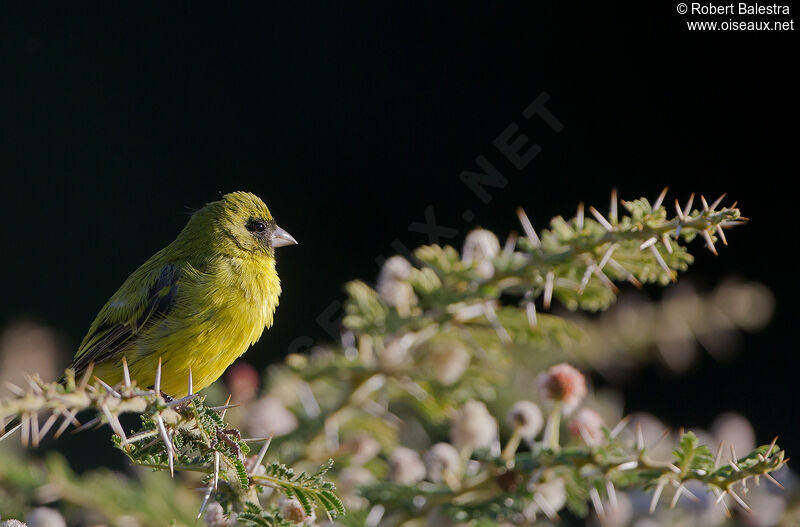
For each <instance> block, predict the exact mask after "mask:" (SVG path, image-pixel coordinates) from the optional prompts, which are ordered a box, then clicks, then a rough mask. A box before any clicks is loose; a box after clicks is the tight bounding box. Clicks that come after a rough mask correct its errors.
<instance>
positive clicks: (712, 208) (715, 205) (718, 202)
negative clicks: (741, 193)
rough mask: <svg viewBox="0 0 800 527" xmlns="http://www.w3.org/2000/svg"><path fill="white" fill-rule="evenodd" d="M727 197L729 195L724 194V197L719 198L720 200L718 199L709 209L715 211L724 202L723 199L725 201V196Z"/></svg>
mask: <svg viewBox="0 0 800 527" xmlns="http://www.w3.org/2000/svg"><path fill="white" fill-rule="evenodd" d="M726 195H727V193H724V194H722V196H720V197H718V198H717V199H716V200H715V201H714V203H712V204H711V206H710V207H709V209H711V210H712V211H713V210H714V209H716V208H717V205H719V204H720V203H721V202H722V200H723V199H725V196H726Z"/></svg>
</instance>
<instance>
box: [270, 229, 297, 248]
mask: <svg viewBox="0 0 800 527" xmlns="http://www.w3.org/2000/svg"><path fill="white" fill-rule="evenodd" d="M287 245H297V240H295V239H294V236H292V235H291V234H289V233H288V232H286V231H285V230H283V229H281V228H280V227H278V226H277V225H276V226H275V230H274V231H272V246H273V247H285V246H287Z"/></svg>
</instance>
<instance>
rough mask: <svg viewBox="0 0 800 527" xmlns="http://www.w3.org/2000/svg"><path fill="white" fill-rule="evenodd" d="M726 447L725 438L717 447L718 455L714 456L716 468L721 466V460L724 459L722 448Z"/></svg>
mask: <svg viewBox="0 0 800 527" xmlns="http://www.w3.org/2000/svg"><path fill="white" fill-rule="evenodd" d="M723 448H725V440H724V439H723V440H722V441H720V442H719V447H717V455H716V457H715V458H714V470H717V469H718V468H719V462H720V460H721V459H722V450H723Z"/></svg>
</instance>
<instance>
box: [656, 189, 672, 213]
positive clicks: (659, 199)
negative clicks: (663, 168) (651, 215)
mask: <svg viewBox="0 0 800 527" xmlns="http://www.w3.org/2000/svg"><path fill="white" fill-rule="evenodd" d="M668 190H669V187H664V190H662V191H661V194H659V195H658V197H657V198H656V200H655V202H653V208H652V210H653V211H655V210H656V209H658V208H659V207H660V206H661V204H662V203H664V198H665V197H666V196H667V191H668Z"/></svg>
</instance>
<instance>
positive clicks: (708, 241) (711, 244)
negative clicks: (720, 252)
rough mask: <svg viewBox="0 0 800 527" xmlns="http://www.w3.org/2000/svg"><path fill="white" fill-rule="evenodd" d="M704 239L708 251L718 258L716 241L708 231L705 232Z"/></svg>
mask: <svg viewBox="0 0 800 527" xmlns="http://www.w3.org/2000/svg"><path fill="white" fill-rule="evenodd" d="M703 239H704V240H705V241H706V247H708V250H709V251H711V252H712V253H714V256H717V248H716V247H714V240H712V239H711V235H710V234H709V233H708V231H703Z"/></svg>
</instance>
